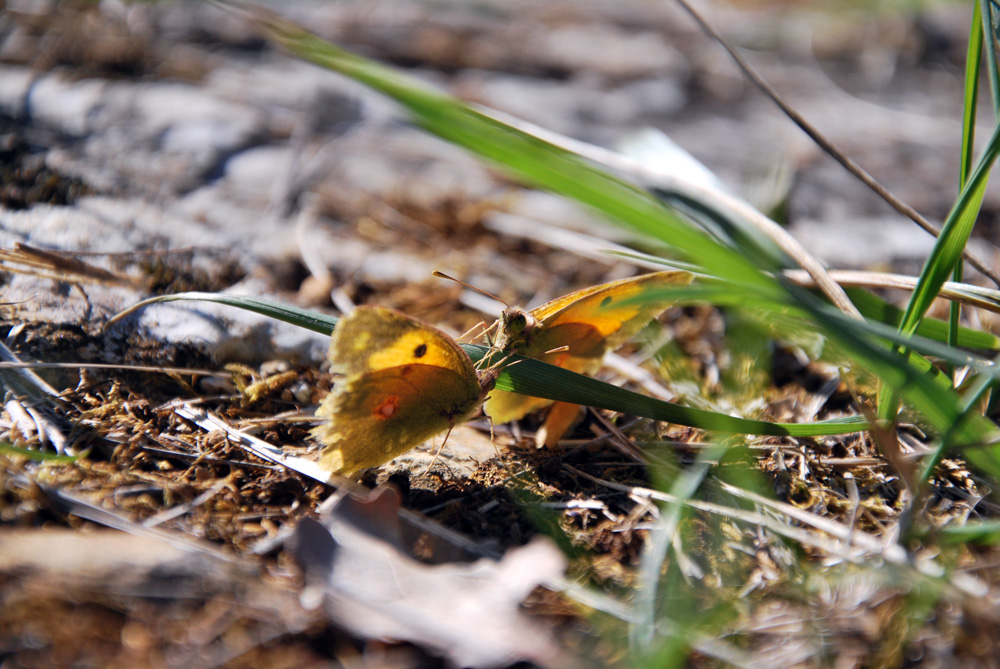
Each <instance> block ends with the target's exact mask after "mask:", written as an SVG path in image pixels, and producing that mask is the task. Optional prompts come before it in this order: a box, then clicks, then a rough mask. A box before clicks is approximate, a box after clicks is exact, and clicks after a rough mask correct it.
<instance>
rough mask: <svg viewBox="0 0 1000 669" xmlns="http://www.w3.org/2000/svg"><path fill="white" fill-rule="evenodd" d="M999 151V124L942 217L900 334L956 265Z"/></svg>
mask: <svg viewBox="0 0 1000 669" xmlns="http://www.w3.org/2000/svg"><path fill="white" fill-rule="evenodd" d="M998 155H1000V125H998V126H997V127H996V128H994V130H993V135H992V136H991V137H990V141H989V144H988V145H987V147H986V150H985V151H984V153H983V156H982V157H981V158H980V159H979V163H978V164H977V165H976V169H975V170H973V172H972V175H971V176H970V177H969V180H968V182H967V183H966V184H965V187H964V188H963V189H962V193H961V195H960V196H959V198H958V201H957V202H956V203H955V206H954V207H953V208H952V210H951V212H950V213H949V214H948V218H947V219H945V223H944V227H943V228H942V229H941V236H940V237H938V239H937V242H935V244H934V248H933V250H932V251H931V254H930V257H929V258H928V259H927V262H926V264H925V265H924V269H923V271H922V272H921V273H920V278H919V280H918V281H917V287H916V288H915V289H914V290H913V295H912V296H911V297H910V301H909V303H908V304H907V305H906V311H905V312H904V313H903V320H902V321H901V322H900V324H899V331H900V332H902V333H903V334H907V335H910V334H913V333H914V332H916V329H917V325H918V324H919V322H920V320H921V319H922V318H923V316H924V314H925V313H927V310H928V309H929V308H930V306H931V303H932V302H933V301H934V299H935V298H936V297H937V294H938V292H939V291H940V290H941V286H942V285H943V284H944V282H945V281H946V280H947V279H948V275H949V274H951V272H952V270H953V269H954V268H955V265H956V264H957V263H959V262H960V261H961V259H962V250H963V249H964V248H965V245H966V244H967V243H968V241H969V236H970V235H971V234H972V227H973V226H974V225H975V222H976V217H977V216H978V214H979V208H980V206H981V205H982V201H983V195H984V193H985V191H986V184H987V181H988V178H989V175H990V170H991V169H992V167H993V163H994V162H995V161H996V159H997V156H998Z"/></svg>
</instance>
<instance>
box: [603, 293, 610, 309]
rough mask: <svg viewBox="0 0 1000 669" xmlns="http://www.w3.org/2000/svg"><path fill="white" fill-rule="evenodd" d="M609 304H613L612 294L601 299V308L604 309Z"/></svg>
mask: <svg viewBox="0 0 1000 669" xmlns="http://www.w3.org/2000/svg"><path fill="white" fill-rule="evenodd" d="M609 304H611V296H610V295H608V296H607V297H605V298H604V299H603V300H601V308H602V309H603V308H604V307H606V306H608V305H609Z"/></svg>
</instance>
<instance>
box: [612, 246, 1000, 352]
mask: <svg viewBox="0 0 1000 669" xmlns="http://www.w3.org/2000/svg"><path fill="white" fill-rule="evenodd" d="M608 255H612V256H618V257H622V258H628V259H630V260H639V261H642V262H646V263H655V264H657V265H662V266H664V267H669V268H670V269H679V270H683V271H686V272H697V268H696V267H693V266H692V265H691V264H690V263H683V262H680V261H677V260H670V259H667V258H660V257H657V256H653V255H649V254H648V253H640V252H638V251H629V252H623V251H608ZM800 273H801V272H800V271H796V272H795V273H792V274H789V273H788V272H782V276H787V277H788V278H790V279H792V280H793V281H795V283H797V284H799V285H803V284H802V282H801V281H799V275H800ZM848 274H850V275H862V276H866V275H871V276H889V277H893V278H899V279H905V280H906V282H905V284H904V283H901V282H898V281H884V282H877V283H875V282H873V284H874V285H876V286H888V287H893V288H901V289H903V290H907V289H910V290H912V288H913V286H915V285H916V278H915V277H902V276H899V275H882V274H880V273H874V272H849V273H848ZM830 276H832V277H834V279H836V280H837V281H838V282H840V281H841V278H840V277H841V276H842V275H841V273H839V272H838V270H830ZM858 284H862V282H861V281H858ZM841 285H843V286H844V290H845V291H846V292H847V295H848V297H850V298H851V302H853V303H854V305H855V306H856V307H857V308H858V311H860V312H861V315H862V316H864V317H865V318H866V319H870V320H875V321H878V322H879V323H884V324H886V325H892V326H896V327H898V326H899V323H900V322H901V321H902V319H903V310H902V309H900V308H899V307H896V306H894V305H892V304H890V303H889V302H886V301H885V300H883V299H882V298H880V297H878V296H877V295H875V294H873V293H872V292H870V291H868V290H864V289H863V288H857V287H851V284H850V283H848V282H844V283H842V284H841ZM863 285H869V284H867V283H864V284H863ZM806 287H810V286H809V285H808V284H807V285H806ZM940 296H941V297H945V298H947V299H955V300H962V301H964V302H966V303H968V304H971V305H973V306H978V307H981V308H983V309H987V310H989V311H996V312H998V313H1000V291H997V290H993V289H990V288H983V287H982V286H974V285H972V284H968V283H961V284H956V283H953V282H949V283H946V284H945V286H944V288H942V291H941V294H940ZM819 297H822V296H819ZM948 328H949V324H948V322H947V321H943V320H941V319H937V318H924V319H923V320H921V321H920V324H919V325H918V326H917V332H916V334H917V335H918V336H921V337H925V338H927V339H931V340H933V341H938V342H948ZM956 345H957V346H959V347H962V348H968V349H977V350H984V351H986V350H989V351H995V350H1000V337H997V336H996V335H994V334H991V333H989V332H985V331H983V330H974V329H972V328H968V327H964V326H961V327H959V328H958V343H957V344H956Z"/></svg>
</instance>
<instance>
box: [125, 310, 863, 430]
mask: <svg viewBox="0 0 1000 669" xmlns="http://www.w3.org/2000/svg"><path fill="white" fill-rule="evenodd" d="M182 300H194V301H205V302H214V303H216V304H225V305H227V306H231V307H236V308H239V309H245V310H248V311H253V312H255V313H258V314H262V315H264V316H268V317H270V318H275V319H277V320H281V321H284V322H286V323H291V324H293V325H299V326H300V327H305V328H308V329H310V330H313V331H315V332H320V333H322V334H326V335H329V334H330V333H332V332H333V329H334V327H335V326H336V324H337V319H336V318H334V317H333V316H325V315H323V314H316V313H313V312H310V311H307V310H305V309H301V308H299V307H295V306H291V305H288V304H282V303H280V302H273V301H271V300H265V299H262V298H257V297H249V296H246V295H216V294H213V293H177V294H175V295H164V296H160V297H154V298H150V299H148V300H143V301H142V302H140V303H138V304H136V305H135V306H133V307H131V308H129V309H128V310H126V311H123V312H122V313H120V314H118V315H117V316H116V317H115V318H120V317H122V316H124V315H125V314H129V313H132V312H134V311H135V310H137V309H140V308H142V307H144V306H147V305H150V304H155V303H159V302H173V301H182ZM462 348H464V349H465V351H466V352H467V353H468V354H469V356H470V357H471V358H472V359H473V361H479V360H481V359H482V358H483V356H485V355H486V353H487V352H488V351H489V350H490V349H489V348H487V347H485V346H479V345H477V344H462ZM497 387H498V388H500V389H501V390H509V391H512V392H517V393H522V394H524V395H533V396H535V397H544V398H547V399H552V400H557V401H560V402H571V403H573V404H583V405H586V406H592V407H596V408H599V409H608V410H611V411H618V412H621V413H630V414H634V415H636V416H643V417H645V418H651V419H653V420H662V421H667V422H670V423H677V424H680V425H687V426H690V427H698V428H702V429H706V430H714V431H717V432H726V433H736V434H759V435H776V436H783V435H787V436H798V437H808V436H822V435H831V434H848V433H851V432H859V431H861V430H865V429H867V425H868V423H867V421H865V420H863V419H861V418H856V419H855V418H852V419H840V420H833V421H825V422H817V423H803V424H798V423H770V422H767V421H761V420H750V419H746V418H737V417H734V416H727V415H725V414H720V413H715V412H712V411H703V410H701V409H692V408H689V407H685V406H681V405H679V404H673V403H671V402H664V401H662V400H657V399H654V398H652V397H647V396H646V395H641V394H639V393H634V392H632V391H629V390H625V389H623V388H619V387H617V386H613V385H611V384H609V383H605V382H603V381H599V380H597V379H593V378H590V377H589V376H584V375H582V374H577V373H576V372H571V371H568V370H565V369H562V368H560V367H555V366H553V365H549V364H546V363H544V362H539V361H538V360H528V359H521V361H520V362H518V364H516V365H510V366H508V367H506V368H505V369H503V370H502V371H501V372H500V375H499V377H498V378H497Z"/></svg>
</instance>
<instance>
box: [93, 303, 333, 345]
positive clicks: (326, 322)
mask: <svg viewBox="0 0 1000 669" xmlns="http://www.w3.org/2000/svg"><path fill="white" fill-rule="evenodd" d="M183 301H200V302H214V303H215V304H225V305H226V306H229V307H236V308H238V309H243V310H245V311H253V312H254V313H258V314H261V315H262V316H268V317H270V318H275V319H277V320H280V321H284V322H286V323H291V324H292V325H298V326H299V327H302V328H305V329H307V330H312V331H313V332H319V333H320V334H325V335H329V334H330V333H332V332H333V328H335V327H336V326H337V319H336V317H334V316H326V315H324V314H320V313H316V312H315V311H309V310H308V309H302V308H301V307H296V306H294V305H291V304H284V303H281V302H273V301H271V300H265V299H262V298H259V297H251V296H249V295H225V294H221V293H198V292H190V293H174V294H173V295H160V296H157V297H151V298H149V299H148V300H143V301H142V302H138V303H136V304H134V305H132V306H131V307H129V308H128V309H126V310H125V311H122V312H120V313H118V314H115V316H114V318H112V319H111V320H109V321H108V324H107V325H111V324H112V323H114V322H116V321H119V320H121V319H123V318H125V317H126V316H128V315H129V314H132V313H134V312H135V311H138V310H139V309H143V308H145V307H147V306H149V305H151V304H158V303H161V302H183ZM105 327H107V326H105Z"/></svg>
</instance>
